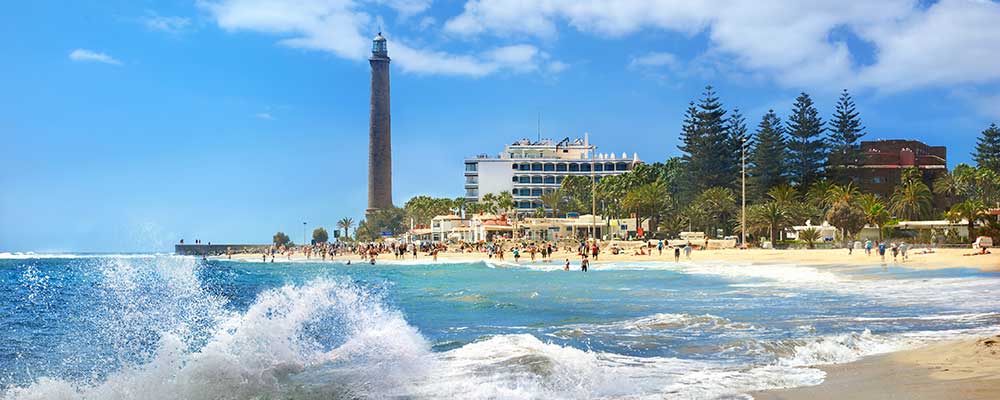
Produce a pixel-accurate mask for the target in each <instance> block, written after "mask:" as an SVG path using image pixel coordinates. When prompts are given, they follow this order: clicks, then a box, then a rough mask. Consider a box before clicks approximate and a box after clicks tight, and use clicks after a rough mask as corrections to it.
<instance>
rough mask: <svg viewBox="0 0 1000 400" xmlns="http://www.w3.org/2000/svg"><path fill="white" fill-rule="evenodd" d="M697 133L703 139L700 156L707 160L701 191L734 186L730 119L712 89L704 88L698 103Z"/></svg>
mask: <svg viewBox="0 0 1000 400" xmlns="http://www.w3.org/2000/svg"><path fill="white" fill-rule="evenodd" d="M697 116H698V119H697V121H698V123H697V126H698V131H699V132H700V135H701V137H702V141H701V145H702V146H703V148H702V150H701V153H702V154H704V157H705V159H704V160H703V162H702V169H701V170H700V171H699V175H700V176H699V179H698V181H699V182H700V184H699V185H698V186H699V187H698V189H699V192H701V191H702V190H704V189H706V188H710V187H716V186H721V187H732V185H733V181H734V179H733V178H734V177H733V176H732V173H731V168H732V165H731V164H727V160H729V159H730V157H731V153H730V151H729V150H730V147H729V144H730V141H729V129H728V128H729V120H728V119H727V118H726V109H725V108H723V107H722V103H720V102H719V97H718V96H717V95H716V94H715V90H714V89H712V86H711V85H709V86H705V92H704V93H703V94H702V98H701V101H700V102H698V111H697Z"/></svg>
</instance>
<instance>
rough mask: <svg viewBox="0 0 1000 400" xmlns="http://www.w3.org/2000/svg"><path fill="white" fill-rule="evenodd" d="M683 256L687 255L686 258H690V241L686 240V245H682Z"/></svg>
mask: <svg viewBox="0 0 1000 400" xmlns="http://www.w3.org/2000/svg"><path fill="white" fill-rule="evenodd" d="M684 256H685V257H687V259H688V260H690V259H691V242H688V244H687V246H684Z"/></svg>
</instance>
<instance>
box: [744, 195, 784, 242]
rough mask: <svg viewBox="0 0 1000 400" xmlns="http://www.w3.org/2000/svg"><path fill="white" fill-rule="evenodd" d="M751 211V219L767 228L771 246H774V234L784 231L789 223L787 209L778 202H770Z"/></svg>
mask: <svg viewBox="0 0 1000 400" xmlns="http://www.w3.org/2000/svg"><path fill="white" fill-rule="evenodd" d="M750 211H751V212H752V214H751V215H750V217H752V219H753V220H754V221H756V223H758V224H760V225H763V226H766V227H767V231H768V235H769V236H770V237H771V245H772V246H773V245H774V232H775V231H780V230H781V229H783V228H784V227H785V226H786V225H787V224H788V221H789V216H788V213H787V212H786V211H785V207H784V206H782V205H781V204H778V202H777V201H769V202H767V203H764V204H760V205H757V206H755V207H753V208H752V209H751V210H750Z"/></svg>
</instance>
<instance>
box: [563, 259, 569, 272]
mask: <svg viewBox="0 0 1000 400" xmlns="http://www.w3.org/2000/svg"><path fill="white" fill-rule="evenodd" d="M563 271H569V259H568V258H567V259H566V266H565V267H563Z"/></svg>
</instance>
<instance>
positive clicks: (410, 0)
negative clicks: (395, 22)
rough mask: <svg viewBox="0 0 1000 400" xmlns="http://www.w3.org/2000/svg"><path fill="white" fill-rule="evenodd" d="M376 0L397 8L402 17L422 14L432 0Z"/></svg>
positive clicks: (394, 8)
mask: <svg viewBox="0 0 1000 400" xmlns="http://www.w3.org/2000/svg"><path fill="white" fill-rule="evenodd" d="M375 2H376V3H379V4H384V5H386V6H388V7H389V8H392V9H393V10H396V12H397V13H399V17H400V18H402V19H406V18H409V17H412V16H414V15H417V14H420V13H422V12H424V11H426V10H427V8H429V7H430V6H431V0H375Z"/></svg>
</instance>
